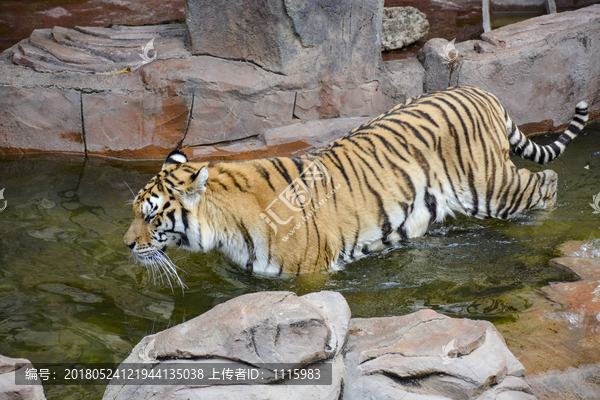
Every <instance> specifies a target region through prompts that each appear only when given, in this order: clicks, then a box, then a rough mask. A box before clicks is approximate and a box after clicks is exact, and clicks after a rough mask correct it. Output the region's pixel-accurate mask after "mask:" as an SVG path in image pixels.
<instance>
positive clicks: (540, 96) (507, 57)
mask: <svg viewBox="0 0 600 400" xmlns="http://www.w3.org/2000/svg"><path fill="white" fill-rule="evenodd" d="M482 39H483V41H477V40H472V41H467V42H462V43H457V44H456V45H455V47H456V49H457V51H458V58H457V59H456V62H454V63H450V64H448V63H444V61H445V60H444V58H443V54H444V51H443V50H444V46H446V45H447V44H448V42H447V41H446V40H445V39H431V40H429V41H428V42H427V43H426V44H425V46H424V47H423V48H422V49H421V50H420V51H419V54H418V59H419V61H420V62H421V63H422V64H423V67H424V68H425V77H424V91H425V92H431V91H436V90H443V89H446V88H447V87H448V86H453V85H457V84H459V85H473V86H478V87H480V88H482V89H485V90H488V91H490V92H491V93H493V94H495V95H496V96H497V97H498V98H499V99H500V102H501V103H502V104H503V106H504V107H505V108H506V109H507V111H508V113H509V114H510V116H511V118H512V119H513V120H514V121H515V122H516V123H517V124H518V125H523V124H527V126H521V129H522V130H523V131H525V133H533V132H545V131H548V130H550V129H553V130H558V129H560V128H566V124H568V122H569V121H570V120H571V118H572V117H573V114H574V110H575V104H577V103H578V102H579V101H581V100H586V101H587V102H588V103H589V105H590V114H591V116H592V119H593V118H594V116H596V118H597V115H600V102H599V101H597V99H598V98H600V86H598V84H597V81H598V77H599V76H600V51H598V47H597V46H598V43H600V5H592V6H589V7H585V8H582V9H579V10H577V11H569V12H563V13H558V14H552V15H546V16H541V17H536V18H531V19H528V20H526V21H523V22H519V23H516V24H511V25H507V26H505V27H502V28H499V29H496V30H493V31H490V32H488V33H485V34H483V35H482ZM478 51H479V52H478Z"/></svg>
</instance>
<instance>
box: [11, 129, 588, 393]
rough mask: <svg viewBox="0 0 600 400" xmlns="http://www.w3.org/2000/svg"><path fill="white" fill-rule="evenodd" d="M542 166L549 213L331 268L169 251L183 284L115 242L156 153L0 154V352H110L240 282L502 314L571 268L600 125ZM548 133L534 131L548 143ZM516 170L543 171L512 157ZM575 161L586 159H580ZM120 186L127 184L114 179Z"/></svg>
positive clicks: (457, 224) (371, 306)
mask: <svg viewBox="0 0 600 400" xmlns="http://www.w3.org/2000/svg"><path fill="white" fill-rule="evenodd" d="M586 131H587V134H585V135H582V136H580V137H578V138H577V139H576V140H575V141H574V142H573V143H572V144H571V145H570V146H569V148H568V150H567V152H566V154H565V155H564V156H563V157H561V158H560V159H558V160H557V161H555V162H554V163H552V164H551V165H550V166H549V167H550V168H552V169H553V170H555V171H556V172H557V173H558V174H559V198H558V202H557V207H556V208H555V209H554V210H553V211H551V212H530V213H527V214H526V215H524V216H521V217H519V218H515V219H513V220H510V221H498V220H483V221H482V220H476V219H472V218H465V217H459V218H457V219H447V220H446V221H445V222H444V223H443V224H441V225H438V226H435V227H433V229H432V230H431V231H430V232H429V233H428V234H427V235H426V236H425V237H422V238H418V239H414V240H411V241H408V242H406V243H403V244H402V246H400V247H398V248H396V249H391V250H387V251H385V252H383V253H379V254H375V255H372V256H370V257H367V258H364V259H362V260H359V261H357V262H354V263H352V264H349V265H347V266H346V268H345V269H344V270H342V271H339V272H335V273H317V274H313V275H308V276H300V277H292V278H266V277H260V276H252V275H249V274H248V273H246V272H244V271H241V270H240V269H238V268H237V267H235V266H234V265H232V264H231V263H230V262H229V261H227V260H225V259H224V258H223V257H222V256H221V255H220V254H218V253H210V254H207V255H202V254H190V253H187V252H184V251H179V250H169V254H170V256H171V257H172V259H173V261H174V262H175V263H176V264H177V265H178V266H179V267H181V268H182V269H183V270H184V271H185V273H184V274H182V279H183V281H184V282H185V284H186V285H187V286H188V287H189V290H187V291H186V292H185V293H182V291H181V289H180V288H174V291H171V289H170V287H169V286H168V285H167V284H166V283H163V284H162V285H161V284H160V283H154V282H153V280H152V277H151V276H149V274H148V272H147V271H146V270H145V269H144V268H140V267H139V266H136V265H134V264H133V263H132V262H131V260H130V255H129V250H128V249H127V248H126V247H125V246H124V245H123V242H122V238H123V234H124V233H125V231H126V230H127V228H128V226H129V223H130V221H131V218H132V213H131V205H129V204H128V201H130V200H131V199H132V193H131V192H130V190H129V188H128V187H127V184H129V186H131V188H132V189H133V191H134V192H137V190H139V189H140V188H141V187H142V186H143V185H145V183H146V182H147V181H148V180H149V179H150V177H151V176H153V175H154V174H155V173H156V172H157V171H158V169H159V168H160V163H151V164H150V165H146V166H136V165H132V164H124V163H118V162H112V161H107V160H98V159H91V160H88V161H87V162H83V160H80V159H73V158H69V157H57V156H53V157H33V158H24V159H20V160H10V159H5V160H3V161H0V189H1V188H5V190H4V197H5V200H6V201H7V202H8V203H7V204H8V206H7V208H6V209H5V210H4V211H2V212H1V213H0V354H4V355H6V356H10V357H25V358H29V359H30V360H32V361H33V362H34V363H36V362H38V363H39V362H86V363H89V362H120V361H122V360H123V359H124V358H125V357H126V356H127V355H128V354H129V352H130V351H131V349H132V347H133V346H134V345H135V344H136V343H137V342H138V341H139V340H140V339H141V338H142V337H143V336H145V335H148V334H151V333H155V332H158V331H160V330H163V329H165V328H168V327H170V326H173V325H175V324H178V323H181V322H184V321H186V320H189V319H191V318H193V317H195V316H197V315H199V314H202V313H203V312H205V311H207V310H209V309H211V308H212V307H214V306H215V305H217V304H219V303H222V302H224V301H227V300H229V299H231V298H233V297H236V296H239V295H241V294H244V293H251V292H259V291H266V290H290V291H294V292H296V293H298V294H299V295H302V294H305V293H309V292H313V291H319V290H334V291H338V292H340V293H342V294H343V295H344V296H345V298H346V299H347V300H348V303H349V304H350V307H351V309H352V315H353V316H354V317H372V316H389V315H402V314H406V313H410V312H413V311H416V310H419V309H422V308H433V309H435V310H437V311H439V312H442V313H444V314H447V315H450V316H456V317H469V318H480V319H487V320H490V321H492V322H494V323H502V322H503V321H509V320H512V319H513V318H514V317H515V316H516V315H518V313H519V312H521V311H523V310H525V309H527V308H528V307H529V306H530V304H528V302H527V300H524V298H523V297H521V296H520V294H521V293H524V292H528V291H531V290H534V289H537V288H539V287H541V286H543V285H546V284H547V283H549V282H559V281H566V280H571V279H572V278H571V276H570V275H568V274H566V273H565V272H564V271H562V270H559V269H557V268H553V267H549V266H548V260H549V259H550V258H553V257H556V256H557V255H558V254H557V253H556V250H555V249H556V247H557V246H558V245H559V244H560V243H562V242H564V241H567V240H573V239H575V240H587V239H593V238H598V237H599V235H598V227H599V225H600V221H599V220H598V216H597V215H596V214H593V213H592V211H593V209H592V208H591V206H590V205H589V203H590V202H592V196H594V195H595V194H596V193H598V192H599V191H600V124H595V125H593V126H591V127H589V128H587V129H586ZM555 138H556V136H549V137H540V138H537V139H536V141H538V142H544V141H545V142H549V141H551V140H553V139H555ZM514 161H515V163H517V164H518V165H519V166H521V167H527V168H529V169H531V170H534V169H538V170H539V169H542V167H541V166H537V165H533V164H532V163H530V162H526V161H522V160H520V159H514ZM586 167H587V168H586ZM126 183H127V184H126ZM45 390H46V393H47V395H48V398H51V399H52V398H55V399H59V398H60V399H76V398H86V397H87V396H88V395H93V396H94V397H100V395H101V393H102V391H103V388H102V387H90V386H84V387H57V386H48V387H46V388H45Z"/></svg>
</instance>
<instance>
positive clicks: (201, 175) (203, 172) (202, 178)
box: [190, 167, 208, 193]
mask: <svg viewBox="0 0 600 400" xmlns="http://www.w3.org/2000/svg"><path fill="white" fill-rule="evenodd" d="M190 179H191V181H192V185H194V192H196V193H197V192H204V191H206V182H207V181H208V168H206V167H202V168H200V169H199V170H198V171H196V172H194V173H193V174H192V176H191V178H190Z"/></svg>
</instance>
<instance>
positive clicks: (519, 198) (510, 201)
mask: <svg viewBox="0 0 600 400" xmlns="http://www.w3.org/2000/svg"><path fill="white" fill-rule="evenodd" d="M504 178H505V179H503V182H506V184H505V185H504V187H501V188H500V189H499V191H498V194H497V197H496V199H495V200H496V201H495V207H491V209H490V215H489V216H491V217H495V218H501V219H507V218H512V217H514V216H515V215H517V214H519V213H521V212H523V211H526V210H536V209H548V208H551V207H552V206H554V204H555V203H556V187H557V180H558V175H557V174H556V172H554V171H552V170H549V169H547V170H544V171H541V172H531V171H529V170H527V169H525V168H522V169H517V167H515V166H514V165H512V166H511V167H508V168H507V169H505V177H504Z"/></svg>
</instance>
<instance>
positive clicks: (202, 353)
mask: <svg viewBox="0 0 600 400" xmlns="http://www.w3.org/2000/svg"><path fill="white" fill-rule="evenodd" d="M150 343H152V344H153V354H152V356H153V357H156V358H158V359H160V360H161V361H162V362H169V360H173V359H176V358H177V359H178V362H181V361H182V360H195V361H196V362H203V361H202V360H204V361H205V362H213V363H214V362H215V361H218V360H225V361H226V360H231V361H241V362H244V363H249V364H254V365H256V363H264V362H294V363H301V364H303V365H310V364H311V363H314V362H319V361H325V360H326V361H327V362H331V363H332V367H333V383H332V384H331V385H321V386H318V385H314V386H287V385H270V384H269V385H254V386H243V385H222V386H204V387H183V386H154V387H151V386H112V385H109V386H108V388H107V390H106V392H105V395H104V399H129V400H134V399H143V398H149V397H153V398H169V399H184V398H202V399H219V400H221V399H239V398H254V399H331V400H339V399H361V400H363V399H368V398H373V399H400V398H406V399H417V398H423V399H425V398H427V399H434V398H435V399H450V398H461V399H488V398H489V399H493V398H496V399H534V398H535V397H534V396H533V395H532V391H531V388H530V386H529V384H528V383H527V380H526V379H525V370H524V368H523V366H522V365H521V364H520V363H519V362H518V361H517V360H516V359H515V358H514V356H513V355H512V354H511V353H510V352H509V351H508V349H507V348H506V346H505V344H504V341H503V339H502V337H501V336H500V334H499V333H498V332H497V331H496V329H495V328H494V327H493V325H492V324H491V323H489V322H486V321H472V320H468V319H453V318H449V317H446V316H443V315H441V314H438V313H436V312H435V311H432V310H422V311H419V312H417V313H414V314H410V315H405V316H402V317H389V318H371V319H362V318H360V319H350V310H349V308H348V305H347V303H346V301H345V300H344V298H343V297H342V296H341V295H340V294H339V293H334V292H319V293H310V294H307V295H304V296H301V297H296V296H295V295H294V294H293V293H290V292H262V293H254V294H247V295H243V296H240V297H237V298H235V299H233V300H230V301H228V302H226V303H223V304H220V305H218V306H216V307H215V308H213V309H212V310H210V311H208V312H206V313H204V314H203V315H201V316H199V317H196V318H194V319H192V320H190V321H188V322H185V323H183V324H180V325H177V326H175V327H173V328H170V329H167V330H166V331H163V332H159V333H157V334H155V335H151V336H147V337H145V338H143V339H142V340H141V341H140V343H138V345H137V346H136V347H135V348H134V349H133V351H132V353H131V355H130V356H129V357H128V358H127V359H126V360H125V361H124V362H140V361H141V355H142V353H143V351H144V349H145V348H146V346H149V345H150ZM144 354H145V353H144Z"/></svg>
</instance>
